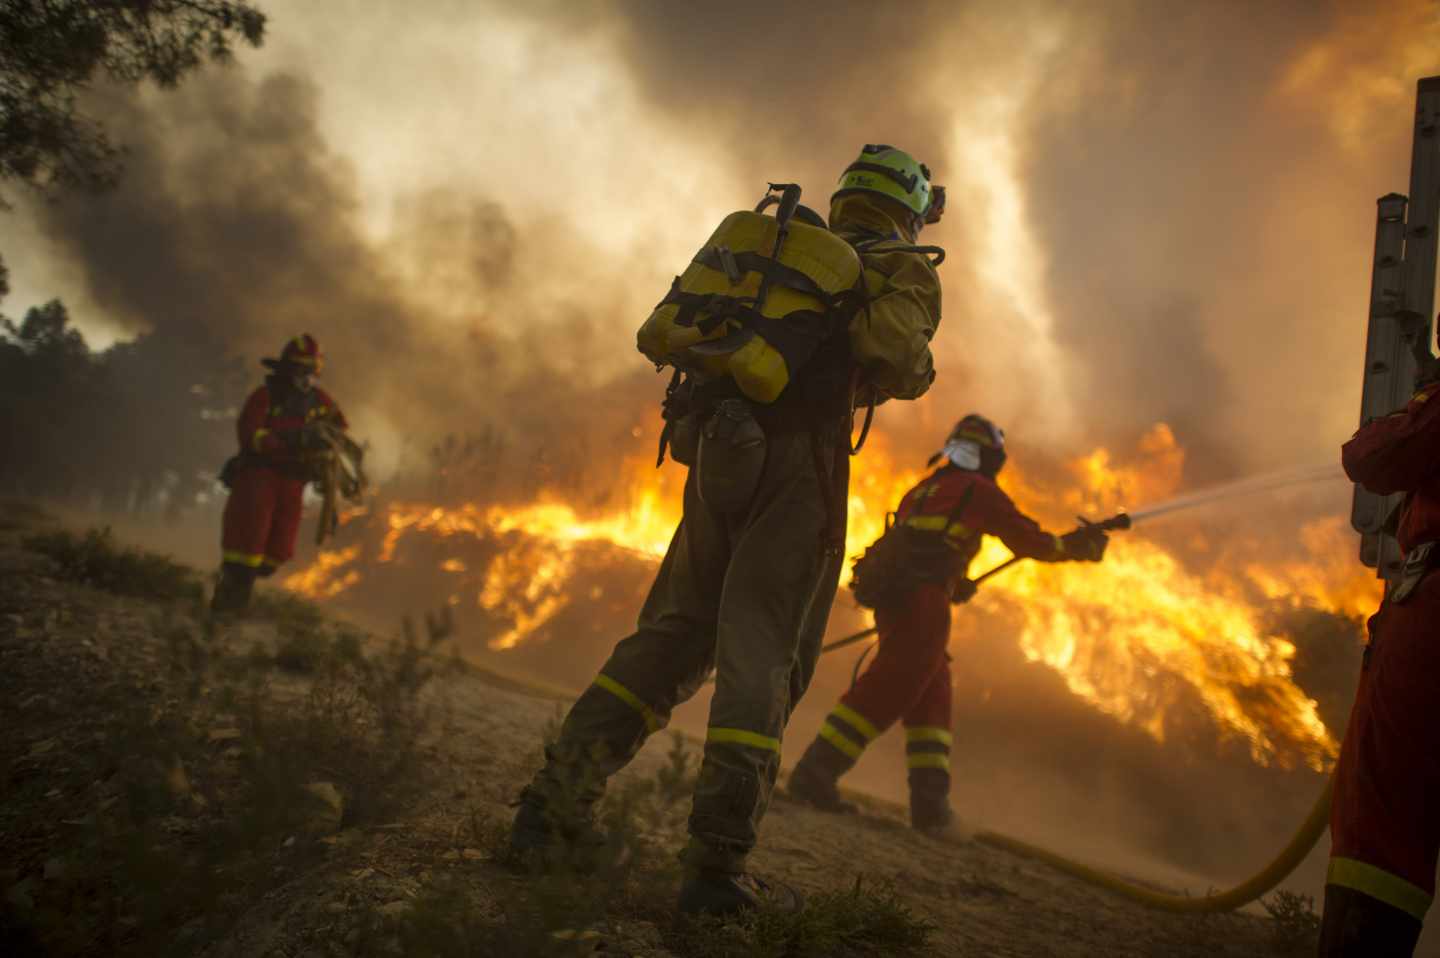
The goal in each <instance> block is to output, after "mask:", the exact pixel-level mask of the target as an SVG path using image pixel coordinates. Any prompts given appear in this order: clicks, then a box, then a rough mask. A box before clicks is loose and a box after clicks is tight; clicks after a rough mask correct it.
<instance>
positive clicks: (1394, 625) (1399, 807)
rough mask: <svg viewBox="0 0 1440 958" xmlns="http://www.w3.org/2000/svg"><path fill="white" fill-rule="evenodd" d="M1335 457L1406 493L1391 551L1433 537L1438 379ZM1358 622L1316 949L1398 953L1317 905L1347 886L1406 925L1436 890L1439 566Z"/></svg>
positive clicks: (1377, 487) (1438, 485)
mask: <svg viewBox="0 0 1440 958" xmlns="http://www.w3.org/2000/svg"><path fill="white" fill-rule="evenodd" d="M1342 462H1343V463H1344V466H1345V472H1346V474H1347V475H1349V476H1350V478H1351V479H1353V480H1354V481H1356V482H1358V483H1361V484H1362V485H1364V486H1365V488H1367V489H1369V490H1371V491H1372V492H1376V493H1379V494H1382V495H1388V494H1390V493H1395V492H1404V493H1407V494H1408V497H1407V499H1406V501H1405V505H1404V509H1403V511H1402V513H1401V518H1400V525H1399V530H1398V534H1397V538H1398V540H1399V543H1400V548H1401V550H1402V552H1404V553H1405V554H1406V555H1409V554H1410V553H1411V552H1412V551H1413V550H1415V549H1416V548H1417V547H1419V546H1421V545H1422V544H1424V543H1427V542H1433V541H1436V540H1440V384H1432V385H1429V386H1427V387H1425V388H1423V389H1421V390H1420V391H1419V392H1417V393H1416V394H1415V397H1414V398H1413V399H1412V400H1411V401H1410V403H1409V405H1408V406H1406V407H1405V409H1404V410H1403V411H1401V412H1398V413H1395V414H1393V415H1390V416H1387V417H1385V418H1383V419H1377V420H1375V421H1373V422H1371V423H1368V424H1367V425H1365V426H1364V427H1362V428H1361V429H1360V430H1359V431H1358V432H1357V433H1356V434H1355V436H1354V437H1353V438H1352V439H1351V440H1350V441H1349V442H1347V443H1345V445H1344V447H1343V449H1342ZM1437 558H1440V557H1437ZM1435 564H1436V561H1435V560H1434V559H1432V561H1431V567H1432V568H1433V567H1434V565H1435ZM1369 632H1370V639H1369V644H1368V645H1367V647H1366V650H1365V657H1364V665H1363V667H1362V669H1361V672H1360V685H1359V689H1358V691H1357V692H1356V695H1355V704H1354V707H1353V709H1352V711H1351V713H1350V725H1349V728H1348V729H1347V731H1346V733H1345V742H1344V745H1343V746H1342V747H1341V751H1340V762H1339V765H1338V766H1337V767H1336V770H1335V797H1334V803H1333V806H1332V809H1331V815H1330V830H1331V837H1332V845H1331V852H1330V856H1331V857H1330V870H1329V875H1328V883H1329V885H1330V886H1332V889H1327V900H1326V910H1327V920H1326V925H1327V927H1326V938H1327V942H1326V947H1329V948H1330V949H1331V950H1329V951H1326V950H1324V948H1322V954H1327V955H1329V954H1335V955H1340V954H1344V955H1350V954H1355V955H1360V954H1364V955H1381V954H1386V955H1388V954H1392V953H1395V954H1409V950H1408V949H1405V948H1403V946H1397V947H1390V948H1388V949H1387V948H1384V947H1377V944H1376V942H1377V941H1378V940H1379V939H1378V938H1374V937H1371V938H1366V935H1365V933H1364V931H1363V929H1361V930H1359V931H1357V930H1356V929H1355V928H1354V927H1351V928H1349V929H1348V930H1346V929H1341V928H1340V927H1339V923H1338V921H1337V920H1335V919H1334V918H1333V916H1330V915H1329V914H1328V913H1329V912H1330V911H1331V897H1332V896H1331V895H1330V894H1329V892H1330V891H1332V890H1334V889H1348V890H1350V891H1352V892H1359V893H1361V894H1363V895H1365V896H1368V897H1369V898H1371V899H1376V900H1378V901H1380V902H1383V903H1385V904H1386V905H1389V906H1391V907H1392V908H1394V909H1398V910H1399V912H1403V913H1404V915H1407V916H1410V920H1409V922H1408V923H1409V925H1410V927H1411V930H1412V931H1413V933H1414V934H1415V935H1418V933H1419V922H1420V921H1421V920H1423V918H1424V916H1425V912H1426V910H1427V909H1428V908H1429V907H1430V901H1431V899H1432V898H1433V896H1434V893H1435V867H1436V858H1437V854H1440V573H1436V572H1433V571H1432V572H1430V573H1429V574H1428V575H1427V576H1426V577H1425V578H1424V579H1423V580H1422V581H1421V582H1420V584H1419V586H1418V587H1417V588H1415V590H1414V591H1413V592H1412V593H1411V594H1410V595H1409V597H1408V598H1406V599H1404V600H1403V601H1399V602H1397V601H1394V597H1393V596H1389V597H1387V598H1386V599H1385V601H1384V602H1382V603H1381V604H1380V609H1379V611H1377V612H1376V613H1375V615H1373V616H1372V617H1371V618H1370V623H1369ZM1350 924H1351V925H1353V924H1354V922H1353V921H1352V922H1351V923H1350ZM1341 937H1344V938H1346V939H1347V940H1346V941H1345V942H1343V943H1342V942H1340V941H1339V939H1340V938H1341ZM1351 939H1353V940H1351ZM1342 945H1343V947H1342ZM1410 946H1411V947H1413V941H1411V942H1410ZM1351 949H1353V950H1351Z"/></svg>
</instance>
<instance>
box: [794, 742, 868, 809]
mask: <svg viewBox="0 0 1440 958" xmlns="http://www.w3.org/2000/svg"><path fill="white" fill-rule="evenodd" d="M854 764H855V761H854V759H852V758H850V757H849V756H848V755H845V754H844V753H843V752H841V751H840V750H839V749H837V748H836V747H835V746H833V745H831V744H830V743H829V742H827V741H825V740H824V739H821V738H817V739H816V740H815V741H813V742H811V743H810V747H809V748H807V749H806V750H805V754H804V755H802V756H800V761H799V762H798V763H797V764H796V765H795V769H794V770H793V771H792V772H791V773H790V781H789V782H788V783H787V785H786V788H785V793H786V794H787V795H788V796H789V797H790V798H792V799H794V800H795V801H797V802H804V803H805V804H807V805H814V806H815V807H816V808H818V809H820V810H821V811H823V812H837V813H840V814H843V815H853V814H855V813H856V812H857V811H858V809H857V808H856V807H855V805H854V803H853V802H847V801H845V800H844V799H843V798H841V797H840V776H841V775H843V774H845V773H846V772H848V771H849V770H850V768H851V766H853V765H854Z"/></svg>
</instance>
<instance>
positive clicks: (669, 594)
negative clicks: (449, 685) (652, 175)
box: [511, 146, 943, 914]
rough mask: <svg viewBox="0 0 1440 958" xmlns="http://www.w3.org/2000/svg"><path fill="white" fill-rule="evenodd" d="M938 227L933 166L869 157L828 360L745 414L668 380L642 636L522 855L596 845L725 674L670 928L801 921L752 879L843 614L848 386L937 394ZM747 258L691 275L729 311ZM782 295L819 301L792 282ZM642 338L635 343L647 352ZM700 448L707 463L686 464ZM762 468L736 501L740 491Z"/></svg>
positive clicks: (519, 820) (559, 760)
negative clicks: (759, 914) (781, 911)
mask: <svg viewBox="0 0 1440 958" xmlns="http://www.w3.org/2000/svg"><path fill="white" fill-rule="evenodd" d="M794 190H795V193H796V194H797V196H798V192H799V190H798V187H794ZM942 195H943V194H942ZM762 207H763V204H762ZM782 208H783V203H782ZM939 209H940V202H938V201H937V199H936V191H934V190H932V188H931V185H930V175H929V170H928V169H926V168H925V167H924V165H923V164H920V163H918V162H917V161H915V160H914V159H913V158H912V157H911V156H909V155H908V154H906V153H905V152H903V151H901V150H897V149H894V148H892V147H888V146H867V147H865V149H864V151H863V152H862V154H861V156H860V157H859V159H857V160H856V161H855V163H853V164H852V165H851V166H850V167H849V168H848V169H847V170H846V171H845V173H844V174H843V176H842V178H841V180H840V183H839V188H838V189H837V190H836V192H835V193H834V195H833V197H832V199H831V205H830V217H829V222H828V228H829V230H830V231H833V234H834V235H836V236H839V237H840V238H842V239H843V240H845V241H846V242H847V243H848V244H850V247H851V248H853V250H855V251H856V252H858V253H859V267H863V283H864V288H865V291H866V293H867V294H868V295H867V297H866V300H867V302H868V308H866V309H863V310H859V311H856V312H854V313H853V314H852V315H851V316H850V317H849V319H848V325H846V326H843V327H841V328H838V329H836V328H824V327H821V328H822V329H823V332H824V334H823V335H822V336H821V337H820V338H819V341H818V342H815V343H810V344H803V345H804V348H803V349H801V348H799V347H795V344H794V343H793V342H791V343H790V344H789V346H791V347H794V352H793V353H792V355H800V354H801V353H803V354H804V356H805V359H804V363H803V365H799V364H792V363H788V362H787V364H786V365H785V366H784V367H783V368H784V371H785V373H786V375H787V377H788V378H787V379H786V380H785V384H784V388H783V391H782V392H780V394H779V395H778V398H775V399H774V401H773V402H765V403H756V402H753V401H750V399H747V396H746V395H745V394H742V392H743V391H742V390H741V389H740V388H738V387H737V383H736V380H735V379H734V378H730V377H725V376H714V377H705V376H699V377H695V376H692V377H691V378H690V379H689V380H687V381H686V382H685V383H684V384H680V377H679V376H678V375H677V376H676V377H675V379H674V380H672V388H671V390H670V391H669V394H668V395H667V401H666V418H667V420H668V421H669V422H670V423H671V426H673V427H674V428H673V430H672V429H670V428H667V437H668V438H669V439H670V441H671V442H672V448H673V450H674V455H675V458H676V459H677V460H679V461H681V462H686V463H687V464H689V463H692V462H693V463H695V465H694V466H693V467H692V468H691V470H690V474H689V476H688V477H687V481H686V484H685V495H684V515H683V517H682V519H681V522H680V525H679V528H677V529H676V531H675V535H674V538H673V539H672V540H671V543H670V548H669V551H668V552H667V554H666V556H665V559H664V561H663V562H662V563H661V566H660V570H659V572H658V574H657V575H656V578H655V582H654V585H653V586H652V587H651V590H650V594H649V597H648V598H647V599H646V601H645V604H644V606H643V608H642V609H641V611H640V617H639V623H638V628H637V630H636V632H635V633H634V634H632V635H630V636H629V637H628V638H626V639H624V640H623V641H621V642H620V643H619V644H618V645H617V646H616V647H615V650H614V652H613V653H612V654H611V656H610V659H609V661H607V662H606V663H605V665H604V666H603V667H602V668H601V670H600V674H599V675H597V676H596V678H595V681H594V684H592V685H591V686H590V688H589V689H587V690H586V691H585V693H584V694H583V695H581V697H580V698H579V700H578V701H577V702H576V703H575V705H574V706H573V707H572V708H571V710H570V713H569V715H568V716H567V717H566V719H565V722H564V724H563V726H562V728H561V732H560V735H559V738H558V740H557V741H556V742H554V743H553V744H552V745H550V746H549V747H548V748H547V749H546V758H547V761H546V763H545V765H544V767H543V768H541V769H540V770H539V772H537V774H536V775H535V778H534V780H533V781H532V782H531V784H530V785H529V786H528V787H527V788H526V789H525V791H524V792H523V794H522V796H521V803H520V806H519V809H518V811H517V814H516V817H515V822H514V825H513V827H512V830H511V848H512V851H513V852H514V853H516V854H517V855H521V856H533V855H536V854H541V855H549V854H552V853H554V852H556V851H573V850H574V849H575V848H576V847H577V846H579V847H580V848H582V849H583V848H585V847H588V846H593V845H595V844H598V843H599V842H600V841H601V839H600V836H599V835H598V834H597V833H596V831H595V828H594V825H593V820H592V810H593V807H594V804H595V802H596V801H597V800H598V799H599V798H600V796H601V794H602V793H603V790H604V786H605V780H606V779H607V778H608V777H609V776H610V775H611V774H613V773H614V772H616V771H618V770H619V769H620V768H622V767H623V766H624V765H625V764H626V763H627V762H629V761H630V759H631V758H633V757H634V755H635V754H636V753H637V752H638V751H639V750H640V747H641V746H642V745H643V744H644V742H645V740H646V739H647V738H648V737H649V736H650V735H652V734H653V733H655V732H657V731H659V730H660V729H662V728H664V727H665V725H666V723H667V722H668V721H669V719H670V714H671V710H672V709H674V708H675V706H676V705H677V704H679V703H680V702H683V701H685V700H686V699H688V698H689V697H690V696H691V695H693V694H694V693H695V691H696V690H697V689H698V688H699V687H700V685H701V683H702V682H703V681H704V680H705V678H706V676H707V675H708V674H709V673H710V671H711V670H712V669H714V671H715V693H714V698H713V700H712V703H711V708H710V723H709V730H708V732H707V734H706V741H705V752H704V759H703V761H702V764H701V768H700V774H699V779H698V782H697V784H696V788H695V796H694V804H693V806H692V813H691V816H690V822H689V829H690V835H691V839H690V843H689V845H688V847H687V848H686V850H685V853H684V856H683V859H684V862H685V866H686V867H685V878H684V882H683V884H682V886H681V889H680V898H679V908H680V910H681V911H682V912H685V913H692V914H696V913H707V914H726V913H733V912H736V911H740V910H744V909H747V908H750V907H753V906H755V905H757V904H758V903H760V902H761V901H767V900H768V901H770V902H772V903H774V904H776V905H779V906H781V907H786V906H787V905H788V906H790V907H797V906H798V899H797V898H795V896H794V895H793V892H789V891H788V890H786V889H781V888H778V887H776V886H772V885H769V884H767V883H766V882H764V881H762V880H761V879H759V878H757V877H755V876H753V875H751V874H749V873H748V872H747V869H746V856H747V855H748V853H749V852H750V850H751V848H752V847H753V846H754V844H755V836H756V829H757V827H758V826H759V823H760V820H761V818H762V816H763V815H764V813H765V809H766V806H767V805H768V803H769V801H770V796H771V792H772V790H773V788H774V784H775V778H776V773H777V772H778V770H779V767H780V742H781V736H782V735H783V733H784V729H785V725H786V722H787V721H788V719H789V717H790V713H791V711H792V709H793V708H794V707H795V704H796V702H797V701H798V700H799V699H800V697H801V695H802V694H803V693H804V692H805V689H806V687H807V686H808V685H809V683H810V679H811V676H812V674H813V672H814V669H815V663H816V659H817V657H818V655H819V649H820V640H821V637H822V635H823V634H824V631H825V624H826V619H827V616H828V615H829V610H830V604H831V602H832V601H833V599H834V596H835V589H836V585H837V581H838V578H839V573H840V566H841V561H842V558H843V546H844V534H845V503H846V492H847V487H848V481H849V452H850V448H849V443H850V437H849V434H848V429H849V425H850V422H851V417H852V412H853V408H854V396H855V393H856V391H857V383H858V384H859V388H860V391H861V392H862V394H871V395H873V396H874V397H875V398H878V399H886V398H897V399H912V398H915V397H918V396H920V395H921V394H922V393H924V392H925V391H926V389H928V388H929V385H930V383H931V381H932V380H933V379H934V376H935V373H934V370H933V366H932V361H931V356H930V350H929V341H930V338H931V336H932V335H933V334H934V332H935V328H936V326H937V325H938V324H939V321H940V284H939V278H938V275H937V273H936V271H935V268H934V265H932V263H931V261H930V259H929V257H928V256H927V255H926V253H925V251H924V248H917V247H915V246H914V244H915V242H916V239H917V237H918V234H919V232H920V230H921V228H922V227H923V225H924V224H925V223H926V222H927V220H928V221H931V222H933V221H934V220H935V219H937V218H938V214H939ZM792 210H793V212H794V217H795V220H796V222H797V223H808V224H810V228H812V229H817V230H819V231H820V232H824V230H825V227H826V226H827V224H826V222H825V221H824V220H822V219H820V218H819V217H818V216H817V215H816V214H814V213H813V212H811V211H808V210H806V209H805V208H804V207H803V206H802V207H798V208H795V207H794V201H792ZM749 215H750V214H748V213H746V214H743V216H749ZM777 220H778V217H777ZM752 222H753V221H752ZM772 222H775V221H772ZM769 228H771V229H774V227H773V226H771V227H769ZM782 229H783V227H782ZM796 229H799V227H798V226H797V227H796ZM781 235H782V237H783V233H782V234H781ZM821 240H823V237H818V236H817V237H816V241H817V242H819V241H821ZM824 242H831V241H829V240H824ZM776 249H777V251H778V250H779V249H780V243H779V242H777V243H776ZM842 252H843V253H844V254H845V255H846V256H850V257H852V259H853V254H852V253H851V252H850V251H849V250H846V249H844V248H843V247H842ZM747 255H748V254H746V255H740V256H733V255H732V254H731V250H730V249H729V248H722V246H721V245H718V244H717V245H708V246H707V247H706V249H703V250H702V251H701V253H700V254H697V258H696V260H695V262H696V263H700V262H701V261H702V260H705V261H707V262H711V263H712V265H713V267H714V269H715V270H723V271H725V272H729V273H730V275H731V278H730V279H729V280H728V281H725V282H720V283H719V284H718V285H719V288H720V289H721V290H722V294H721V295H722V298H723V290H724V288H725V287H726V286H727V285H728V286H733V287H734V288H737V289H739V288H745V282H746V281H747V280H746V277H745V275H744V274H745V272H746V270H747V268H748V267H747V262H749V263H751V264H754V263H755V262H757V260H755V259H753V258H751V259H747ZM778 255H779V254H778V253H777V256H778ZM756 268H757V269H761V270H767V271H769V272H767V276H769V275H772V274H773V273H775V272H781V271H775V270H771V269H770V267H769V266H768V265H766V264H763V263H762V264H761V265H759V266H757V267H756ZM856 272H857V273H859V272H860V269H859V268H858V267H857V270H856ZM717 275H723V274H717ZM782 281H788V282H791V283H792V284H793V285H794V286H796V287H803V286H805V285H806V283H808V282H810V281H809V280H807V279H805V277H800V278H798V279H797V278H796V277H795V276H793V275H791V276H790V277H789V279H788V280H783V279H782ZM766 282H769V279H768V278H767V280H766ZM812 285H813V283H812ZM681 287H682V284H681V282H680V280H679V279H677V285H676V287H675V288H674V289H672V296H670V297H667V300H666V302H674V303H676V304H679V306H678V308H686V309H691V310H692V312H693V311H695V310H702V309H703V308H704V307H706V306H708V305H711V304H713V303H714V302H715V301H716V300H715V299H714V298H713V294H693V295H691V294H687V293H685V292H684V291H683V290H682V289H681ZM763 288H764V287H763V286H762V287H761V289H762V290H763ZM707 296H710V297H711V298H706V297H707ZM687 297H688V298H687ZM758 299H760V300H763V299H764V296H763V294H762V295H761V296H760V297H758ZM662 305H663V304H662ZM731 306H732V307H733V306H734V301H731ZM727 308H728V307H727ZM701 315H703V313H702V314H701ZM749 318H750V319H751V320H753V321H754V322H755V324H756V326H757V327H758V328H759V329H761V331H762V332H765V333H766V335H767V336H769V335H770V333H771V332H772V331H774V333H775V335H774V336H773V337H772V338H774V339H776V341H779V340H780V339H781V337H782V336H783V334H784V332H785V331H780V330H775V329H774V327H773V324H772V325H771V326H767V325H765V321H766V319H767V317H765V316H761V315H759V313H758V311H753V310H752V311H751V314H750V317H749ZM787 318H789V317H787ZM672 325H673V324H672ZM696 325H703V320H702V321H700V322H697V323H696ZM815 325H816V326H819V325H820V324H815ZM736 333H737V336H738V339H737V341H739V340H746V339H747V337H746V335H745V331H744V330H736ZM645 336H646V333H645V331H644V330H643V329H642V335H641V339H642V349H645V342H644V340H645ZM721 346H723V344H721ZM781 346H782V347H786V346H787V344H786V343H784V342H781ZM716 348H720V347H718V346H717V347H716ZM783 351H784V349H783V348H782V352H783ZM647 355H650V353H649V352H647ZM652 358H653V357H652ZM751 398H753V397H751ZM697 433H698V434H699V436H700V438H699V445H698V454H697V453H695V451H694V450H693V449H691V448H689V447H690V445H691V442H692V441H693V440H694V437H695V436H696V434H697ZM687 437H688V438H687ZM757 449H759V450H760V451H759V454H758V456H757V455H756V453H755V450H757ZM663 450H664V446H663V445H662V455H663ZM751 468H753V475H752V476H750V477H749V478H747V479H745V480H744V481H742V480H741V478H739V473H742V472H744V471H745V470H746V469H751Z"/></svg>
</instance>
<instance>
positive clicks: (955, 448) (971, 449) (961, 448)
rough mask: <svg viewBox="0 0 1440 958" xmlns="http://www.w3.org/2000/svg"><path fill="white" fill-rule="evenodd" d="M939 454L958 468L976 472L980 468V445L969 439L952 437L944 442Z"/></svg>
mask: <svg viewBox="0 0 1440 958" xmlns="http://www.w3.org/2000/svg"><path fill="white" fill-rule="evenodd" d="M940 455H942V456H944V457H945V458H946V459H948V460H950V461H951V462H952V463H954V464H955V466H956V467H958V468H960V469H968V470H970V471H971V472H976V471H978V470H979V469H980V447H979V445H977V444H976V443H974V442H971V441H970V440H969V439H952V440H950V441H949V442H947V443H946V444H945V448H944V449H942V450H941V451H940Z"/></svg>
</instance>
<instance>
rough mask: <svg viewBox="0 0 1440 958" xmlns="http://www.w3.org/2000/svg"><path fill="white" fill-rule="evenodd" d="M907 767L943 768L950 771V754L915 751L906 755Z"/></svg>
mask: <svg viewBox="0 0 1440 958" xmlns="http://www.w3.org/2000/svg"><path fill="white" fill-rule="evenodd" d="M905 767H906V768H943V769H945V771H947V772H948V771H950V756H949V755H948V754H947V753H945V752H914V753H912V754H910V755H907V756H905Z"/></svg>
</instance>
